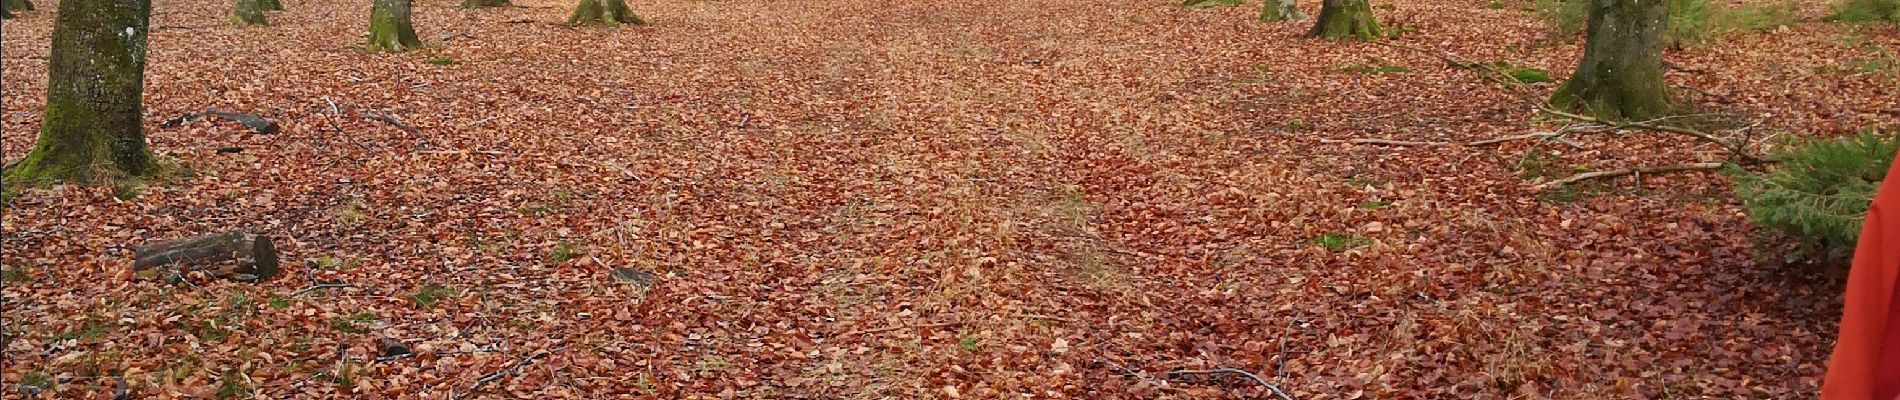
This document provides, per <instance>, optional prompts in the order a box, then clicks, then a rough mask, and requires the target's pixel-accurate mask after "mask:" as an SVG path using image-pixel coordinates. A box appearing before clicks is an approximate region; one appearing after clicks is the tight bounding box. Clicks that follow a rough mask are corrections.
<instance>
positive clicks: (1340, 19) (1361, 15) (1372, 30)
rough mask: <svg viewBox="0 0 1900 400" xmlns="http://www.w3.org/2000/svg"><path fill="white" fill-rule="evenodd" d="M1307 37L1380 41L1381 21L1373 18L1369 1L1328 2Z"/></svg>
mask: <svg viewBox="0 0 1900 400" xmlns="http://www.w3.org/2000/svg"><path fill="white" fill-rule="evenodd" d="M1306 35H1307V36H1313V37H1319V38H1325V39H1328V40H1345V39H1359V40H1364V41H1373V40H1379V37H1380V35H1381V34H1380V32H1379V20H1378V19H1377V18H1373V17H1372V3H1371V2H1369V1H1367V0H1326V1H1325V2H1324V3H1321V5H1320V9H1319V21H1317V22H1314V23H1313V30H1312V31H1310V32H1307V33H1306Z"/></svg>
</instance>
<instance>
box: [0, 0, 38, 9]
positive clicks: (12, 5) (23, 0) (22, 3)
mask: <svg viewBox="0 0 1900 400" xmlns="http://www.w3.org/2000/svg"><path fill="white" fill-rule="evenodd" d="M0 1H4V2H5V3H6V8H7V9H9V10H19V11H33V2H32V1H31V0H0Z"/></svg>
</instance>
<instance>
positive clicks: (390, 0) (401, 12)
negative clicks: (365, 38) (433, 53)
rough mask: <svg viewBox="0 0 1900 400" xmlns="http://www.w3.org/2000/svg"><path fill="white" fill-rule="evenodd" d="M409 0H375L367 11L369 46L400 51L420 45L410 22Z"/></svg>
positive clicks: (413, 26) (419, 40) (376, 48)
mask: <svg viewBox="0 0 1900 400" xmlns="http://www.w3.org/2000/svg"><path fill="white" fill-rule="evenodd" d="M409 1H410V0H375V1H374V2H372V3H371V6H370V11H369V48H370V50H384V51H393V52H401V51H404V50H409V49H415V48H420V47H422V39H418V38H416V28H415V25H413V24H412V23H411V22H410V18H409V14H410V4H409Z"/></svg>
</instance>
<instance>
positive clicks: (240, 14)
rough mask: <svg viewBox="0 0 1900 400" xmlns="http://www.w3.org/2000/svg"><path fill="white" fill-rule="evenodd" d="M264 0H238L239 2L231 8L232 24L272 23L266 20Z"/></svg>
mask: <svg viewBox="0 0 1900 400" xmlns="http://www.w3.org/2000/svg"><path fill="white" fill-rule="evenodd" d="M262 1H263V0H237V4H236V5H235V6H233V7H232V9H231V24H232V25H238V26H245V25H270V22H269V21H265V20H264V7H263V4H262Z"/></svg>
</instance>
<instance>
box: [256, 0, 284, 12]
mask: <svg viewBox="0 0 1900 400" xmlns="http://www.w3.org/2000/svg"><path fill="white" fill-rule="evenodd" d="M257 5H258V8H262V9H264V11H283V10H284V0H257Z"/></svg>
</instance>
